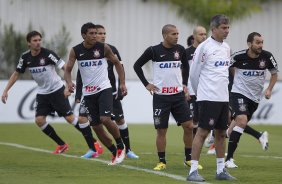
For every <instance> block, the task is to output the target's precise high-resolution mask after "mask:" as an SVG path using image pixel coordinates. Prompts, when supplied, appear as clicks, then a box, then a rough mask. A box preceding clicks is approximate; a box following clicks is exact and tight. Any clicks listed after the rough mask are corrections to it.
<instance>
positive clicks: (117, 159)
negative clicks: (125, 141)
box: [115, 146, 125, 164]
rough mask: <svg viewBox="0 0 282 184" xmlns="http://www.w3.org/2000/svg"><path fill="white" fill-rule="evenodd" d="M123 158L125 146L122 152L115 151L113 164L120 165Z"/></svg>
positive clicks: (119, 150)
mask: <svg viewBox="0 0 282 184" xmlns="http://www.w3.org/2000/svg"><path fill="white" fill-rule="evenodd" d="M124 158H125V146H124V148H123V150H121V149H118V150H117V155H116V160H115V163H116V164H119V163H121V162H122V161H123V160H124Z"/></svg>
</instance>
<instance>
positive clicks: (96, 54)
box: [93, 50, 100, 58]
mask: <svg viewBox="0 0 282 184" xmlns="http://www.w3.org/2000/svg"><path fill="white" fill-rule="evenodd" d="M93 52H94V58H99V57H100V51H99V50H94V51H93Z"/></svg>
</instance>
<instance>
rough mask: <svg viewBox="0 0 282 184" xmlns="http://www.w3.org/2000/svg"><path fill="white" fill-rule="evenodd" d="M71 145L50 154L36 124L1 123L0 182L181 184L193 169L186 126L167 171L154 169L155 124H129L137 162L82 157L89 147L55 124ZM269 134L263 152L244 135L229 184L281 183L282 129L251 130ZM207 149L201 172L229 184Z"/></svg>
mask: <svg viewBox="0 0 282 184" xmlns="http://www.w3.org/2000/svg"><path fill="white" fill-rule="evenodd" d="M52 126H54V128H55V130H56V131H57V133H58V134H59V135H60V136H61V138H63V139H64V140H65V141H66V142H67V143H68V144H69V146H70V149H69V150H68V151H67V152H66V153H65V154H64V155H52V154H50V152H51V151H53V150H54V149H55V146H56V145H55V143H54V142H53V141H52V140H51V139H49V138H48V137H47V136H46V135H44V134H43V133H42V132H41V131H40V129H39V128H37V127H36V125H35V124H0V184H18V183H21V184H33V183H34V184H45V183H60V184H76V183H79V184H83V183H97V184H125V183H126V184H156V183H161V184H168V183H169V184H179V183H189V182H187V181H185V178H186V176H187V172H188V171H189V168H185V167H184V166H183V158H184V155H183V154H184V153H183V152H184V148H183V142H182V128H180V127H177V126H174V125H171V126H170V127H169V129H168V135H167V151H166V159H167V169H166V170H165V171H162V172H155V171H153V169H152V168H153V167H154V166H155V165H156V163H157V162H158V157H157V154H156V147H155V135H156V132H155V130H154V127H153V125H130V124H129V129H130V138H131V147H132V150H133V151H134V152H135V153H136V154H138V155H139V156H140V158H139V159H138V160H133V159H126V160H125V161H124V162H123V163H122V164H121V165H118V166H108V165H107V162H108V161H109V160H110V156H111V155H110V153H109V151H108V150H106V148H105V147H104V154H103V155H101V156H100V157H99V158H98V159H91V160H86V159H81V158H80V156H81V155H83V154H84V153H85V152H86V151H87V145H86V143H85V142H84V139H83V137H82V136H81V134H80V133H79V132H78V131H77V130H76V129H75V128H74V127H72V126H71V125H68V124H52ZM253 127H254V128H256V129H257V130H260V131H264V130H267V131H268V132H269V136H270V137H269V142H270V148H269V150H268V151H263V150H262V148H261V145H260V144H259V143H258V141H257V140H256V139H254V138H253V137H251V136H249V135H247V134H244V135H243V136H242V137H241V140H240V143H239V147H238V148H237V150H236V153H235V163H236V164H237V165H238V166H239V168H237V169H229V172H230V173H231V174H232V175H233V176H235V177H236V178H237V179H238V181H235V182H231V183H248V184H265V183H272V184H274V183H277V184H278V183H281V180H282V176H281V173H282V142H281V140H282V134H281V132H282V126H265V125H264V126H263V125H261V126H253ZM206 151H207V148H203V150H202V155H201V159H200V164H202V165H203V167H204V170H202V171H200V174H201V175H202V176H203V177H204V178H205V179H206V183H222V184H224V183H230V182H228V181H217V180H215V179H214V177H215V170H216V161H215V156H213V155H206Z"/></svg>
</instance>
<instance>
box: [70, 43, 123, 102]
mask: <svg viewBox="0 0 282 184" xmlns="http://www.w3.org/2000/svg"><path fill="white" fill-rule="evenodd" d="M108 45H109V46H110V48H111V49H112V51H113V53H114V54H115V55H116V57H117V58H118V59H119V61H121V57H120V55H119V52H118V50H117V49H116V48H115V47H114V46H112V45H110V44H108ZM107 61H108V76H109V79H110V83H111V85H112V90H113V94H116V93H117V88H116V77H115V73H114V64H113V63H112V62H111V61H109V60H107ZM81 96H82V80H81V75H80V71H79V70H77V76H76V93H75V99H78V100H80V99H81Z"/></svg>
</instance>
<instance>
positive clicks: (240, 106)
mask: <svg viewBox="0 0 282 184" xmlns="http://www.w3.org/2000/svg"><path fill="white" fill-rule="evenodd" d="M239 110H240V111H242V112H244V111H246V104H239Z"/></svg>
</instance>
